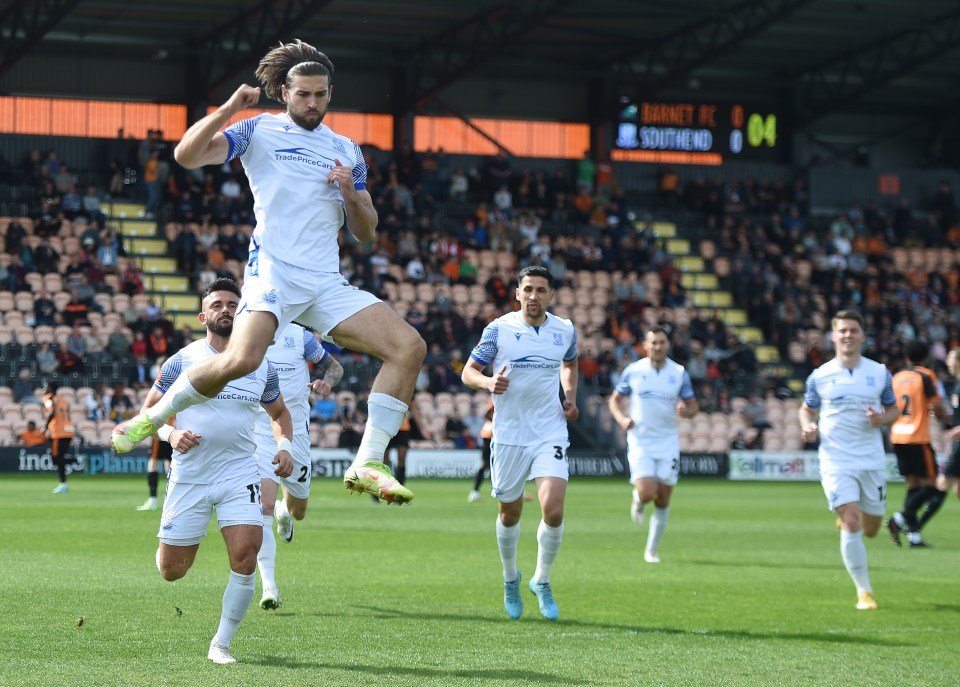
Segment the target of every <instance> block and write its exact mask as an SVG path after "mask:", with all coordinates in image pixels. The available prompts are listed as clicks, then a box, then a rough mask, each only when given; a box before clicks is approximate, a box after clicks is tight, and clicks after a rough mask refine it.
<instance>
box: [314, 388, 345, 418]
mask: <svg viewBox="0 0 960 687" xmlns="http://www.w3.org/2000/svg"><path fill="white" fill-rule="evenodd" d="M339 413H340V409H339V408H338V407H337V399H336V398H335V397H334V395H333V394H332V393H330V392H327V393H325V394H319V395H318V396H317V400H316V401H314V403H313V405H312V406H311V407H310V420H311V421H314V422H320V423H327V422H334V421H335V420H336V419H337V417H338V416H339Z"/></svg>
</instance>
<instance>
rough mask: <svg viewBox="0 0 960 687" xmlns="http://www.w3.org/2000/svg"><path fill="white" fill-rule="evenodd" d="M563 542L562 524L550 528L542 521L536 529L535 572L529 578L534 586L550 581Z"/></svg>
mask: <svg viewBox="0 0 960 687" xmlns="http://www.w3.org/2000/svg"><path fill="white" fill-rule="evenodd" d="M562 542H563V523H562V522H561V523H560V526H559V527H550V525H548V524H547V523H545V522H544V521H543V520H541V521H540V527H538V528H537V570H536V572H534V573H533V577H532V578H531V579H532V580H533V581H534V583H535V584H543V583H544V582H549V581H550V570H552V569H553V564H554V562H555V561H556V560H557V554H558V553H560V544H561V543H562Z"/></svg>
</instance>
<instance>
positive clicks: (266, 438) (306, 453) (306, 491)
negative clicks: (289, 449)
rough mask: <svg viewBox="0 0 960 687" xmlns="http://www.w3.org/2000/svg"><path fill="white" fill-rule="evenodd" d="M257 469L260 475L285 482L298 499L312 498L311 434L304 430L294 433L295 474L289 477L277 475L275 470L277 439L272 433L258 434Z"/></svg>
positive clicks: (291, 493)
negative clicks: (274, 460)
mask: <svg viewBox="0 0 960 687" xmlns="http://www.w3.org/2000/svg"><path fill="white" fill-rule="evenodd" d="M255 438H256V440H257V453H256V457H257V469H259V470H260V477H262V478H263V479H269V480H273V481H274V482H276V483H277V484H283V488H284V489H286V490H287V493H288V494H290V495H291V496H294V497H296V498H298V499H308V498H310V479H311V477H312V476H313V463H312V462H311V460H310V436H309V435H308V434H306V433H304V432H300V433H299V434H297V433H295V434H294V435H293V442H292V443H293V474H291V475H290V476H289V477H277V476H276V475H275V474H274V473H273V471H274V470H276V469H277V466H276V465H274V464H273V459H274V457H276V455H277V440H276V439H275V438H274V436H273V435H272V434H256V435H255Z"/></svg>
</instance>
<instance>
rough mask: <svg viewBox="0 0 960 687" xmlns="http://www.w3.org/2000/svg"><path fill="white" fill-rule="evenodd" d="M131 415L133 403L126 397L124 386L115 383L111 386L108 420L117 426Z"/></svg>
mask: <svg viewBox="0 0 960 687" xmlns="http://www.w3.org/2000/svg"><path fill="white" fill-rule="evenodd" d="M133 415H134V406H133V401H132V400H131V399H130V397H129V396H128V395H127V390H126V386H125V385H124V383H123V382H117V383H116V384H114V385H113V395H111V396H110V420H111V421H113V422H116V423H117V424H119V423H121V422H123V421H124V420H129V419H130V418H131V417H133Z"/></svg>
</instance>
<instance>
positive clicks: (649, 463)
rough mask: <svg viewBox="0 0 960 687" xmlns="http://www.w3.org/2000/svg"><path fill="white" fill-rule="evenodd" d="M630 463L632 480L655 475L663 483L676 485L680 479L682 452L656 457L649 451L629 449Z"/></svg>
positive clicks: (628, 460) (628, 458) (628, 459)
mask: <svg viewBox="0 0 960 687" xmlns="http://www.w3.org/2000/svg"><path fill="white" fill-rule="evenodd" d="M627 462H629V463H630V482H631V483H635V482H636V481H637V480H639V479H642V478H644V477H653V478H655V479H656V480H657V481H658V482H660V483H661V484H666V485H667V486H670V487H674V486H676V485H677V481H678V480H679V479H680V453H679V452H678V453H675V454H674V455H673V456H663V457H655V456H651V455H650V452H649V451H646V452H641V451H638V450H633V449H628V450H627Z"/></svg>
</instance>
